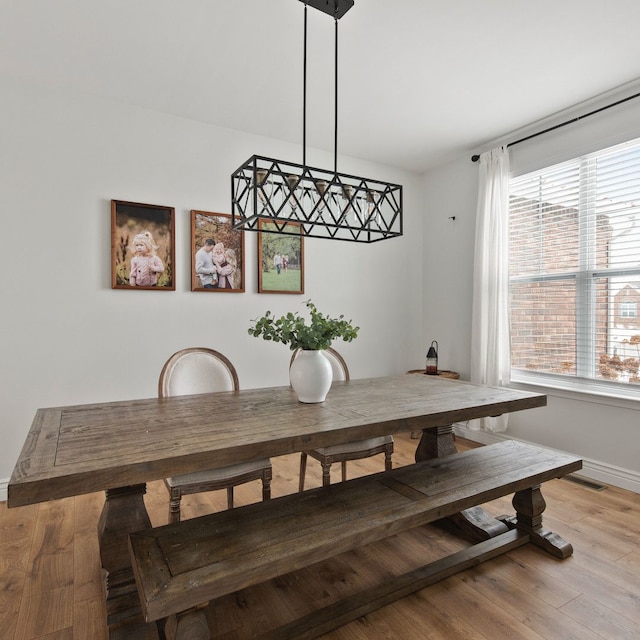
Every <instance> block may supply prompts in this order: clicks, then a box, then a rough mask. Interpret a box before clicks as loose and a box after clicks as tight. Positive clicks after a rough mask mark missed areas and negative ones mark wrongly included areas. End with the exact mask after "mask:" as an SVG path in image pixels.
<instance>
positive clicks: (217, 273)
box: [191, 210, 244, 293]
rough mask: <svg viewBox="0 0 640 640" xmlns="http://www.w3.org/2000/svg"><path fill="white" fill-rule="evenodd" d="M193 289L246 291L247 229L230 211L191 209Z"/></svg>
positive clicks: (231, 291) (228, 291)
mask: <svg viewBox="0 0 640 640" xmlns="http://www.w3.org/2000/svg"><path fill="white" fill-rule="evenodd" d="M191 291H217V292H226V293H243V292H244V231H241V230H238V229H233V228H232V227H231V216H230V215H229V214H226V213H209V212H207V211H195V210H192V211H191Z"/></svg>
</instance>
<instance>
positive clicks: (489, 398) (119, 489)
mask: <svg viewBox="0 0 640 640" xmlns="http://www.w3.org/2000/svg"><path fill="white" fill-rule="evenodd" d="M546 402H547V398H546V396H545V395H544V394H540V393H534V392H529V391H523V390H517V389H511V388H507V387H492V386H486V385H478V384H472V383H470V382H466V381H463V380H454V379H449V378H442V377H439V376H430V375H406V374H402V375H394V376H385V377H374V378H363V379H352V380H349V381H336V382H334V383H333V385H332V387H331V390H330V392H329V394H328V395H327V398H326V400H325V401H324V402H321V403H314V404H306V403H301V402H299V401H298V400H297V397H296V394H295V392H294V391H293V389H292V388H291V387H290V386H277V387H265V388H256V389H242V390H240V391H228V392H217V393H209V394H200V395H188V396H173V397H166V398H158V397H153V398H146V399H134V400H119V401H113V402H100V403H94V404H80V405H74V406H63V407H53V408H42V409H38V410H37V411H36V414H35V417H34V420H33V423H32V425H31V428H30V430H29V432H28V434H27V437H26V441H25V443H24V447H23V449H22V452H21V453H20V456H19V458H18V460H17V462H16V465H15V468H14V471H13V474H12V476H11V479H10V481H9V485H8V506H9V507H10V508H12V507H18V506H21V505H28V504H33V503H38V502H44V501H47V500H57V499H61V498H66V497H70V496H77V495H81V494H87V493H92V492H96V491H105V502H104V507H103V510H102V513H101V516H100V519H99V523H98V537H99V543H100V561H101V566H102V571H103V576H104V591H105V598H106V603H107V606H106V610H107V624H108V625H109V629H110V637H111V638H112V639H113V638H117V637H119V635H118V634H119V631H118V629H120V628H122V626H123V625H126V624H128V623H131V624H134V621H135V620H138V619H139V601H138V597H137V592H136V587H135V580H134V577H133V572H132V569H131V564H130V560H129V554H128V536H129V534H130V533H131V532H134V531H139V530H143V529H147V528H149V527H151V523H150V519H149V516H148V514H147V511H146V509H145V505H144V499H143V497H144V494H145V491H146V483H147V482H150V481H153V480H159V479H163V478H167V477H170V476H175V475H178V474H184V473H192V472H197V471H201V470H206V469H211V468H217V467H223V466H227V465H231V464H237V463H243V462H249V461H252V460H259V459H264V458H273V457H276V456H283V455H287V454H292V453H296V452H301V451H308V450H311V449H317V448H319V447H328V446H332V445H337V444H342V443H347V442H352V441H356V440H361V439H366V438H373V437H376V436H383V435H394V434H399V433H405V432H406V433H411V432H421V437H420V440H419V442H418V443H417V447H416V456H415V457H416V461H421V460H427V459H432V458H438V457H442V456H447V455H451V454H454V453H456V447H455V439H454V435H453V425H454V424H456V423H467V421H469V420H474V419H477V418H484V417H489V416H497V415H501V414H504V413H510V412H514V411H520V410H525V409H534V408H537V407H543V406H545V405H546ZM274 483H277V478H274ZM461 519H462V520H463V521H464V522H466V523H467V525H468V526H469V527H470V529H471V530H475V531H477V534H478V536H479V538H482V537H486V536H487V535H492V533H491V529H492V527H496V526H498V527H499V526H500V525H501V523H499V522H497V521H494V520H493V519H491V518H489V517H488V516H486V514H484V513H483V512H482V511H481V510H478V509H476V510H474V511H473V513H470V514H467V516H465V514H461ZM502 526H504V525H502ZM136 624H137V623H136ZM149 633H152V632H151V631H150V632H149ZM139 637H140V638H146V637H154V636H152V635H149V636H145V635H144V634H143V633H142V632H141V634H140V636H139Z"/></svg>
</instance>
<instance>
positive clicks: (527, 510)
mask: <svg viewBox="0 0 640 640" xmlns="http://www.w3.org/2000/svg"><path fill="white" fill-rule="evenodd" d="M512 504H513V508H514V509H515V510H516V515H515V517H514V518H507V519H506V521H507V524H509V525H510V526H511V527H514V526H515V527H516V528H517V529H519V530H520V531H525V532H526V533H528V534H529V535H530V536H531V542H533V544H535V545H537V546H539V547H541V548H542V549H544V550H545V551H546V552H547V553H550V554H551V555H552V556H555V557H556V558H560V559H564V558H568V557H569V556H570V555H571V554H572V553H573V547H572V546H571V544H570V543H569V542H567V541H566V540H564V539H563V538H561V537H560V536H559V535H558V534H557V533H553V532H552V531H549V530H548V529H545V528H544V527H543V526H542V513H543V511H544V510H545V508H546V506H547V503H546V502H545V501H544V498H543V497H542V492H541V491H540V485H536V486H535V487H531V488H530V489H525V490H524V491H518V492H517V493H516V494H515V495H514V496H513V501H512Z"/></svg>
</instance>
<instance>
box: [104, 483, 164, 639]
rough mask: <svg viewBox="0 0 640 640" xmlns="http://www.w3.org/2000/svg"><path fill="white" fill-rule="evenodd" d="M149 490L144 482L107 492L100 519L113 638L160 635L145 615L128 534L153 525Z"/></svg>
mask: <svg viewBox="0 0 640 640" xmlns="http://www.w3.org/2000/svg"><path fill="white" fill-rule="evenodd" d="M146 490H147V488H146V485H145V484H137V485H133V486H128V487H119V488H117V489H108V490H107V491H105V498H106V499H105V503H104V507H103V509H102V513H101V514H100V521H99V522H98V540H99V544H100V561H101V563H102V575H103V587H104V592H105V601H106V606H107V626H108V627H109V638H110V640H117V639H119V638H133V637H135V638H136V639H139V640H158V638H159V636H158V631H157V628H156V625H155V624H146V623H145V622H144V620H143V618H142V609H141V608H140V600H139V598H138V590H137V588H136V583H135V578H134V576H133V570H132V568H131V563H130V561H129V542H128V536H129V533H130V532H132V531H140V530H141V529H148V528H150V527H151V520H150V519H149V515H148V514H147V510H146V508H145V506H144V494H145V493H146ZM134 628H135V633H133V631H134Z"/></svg>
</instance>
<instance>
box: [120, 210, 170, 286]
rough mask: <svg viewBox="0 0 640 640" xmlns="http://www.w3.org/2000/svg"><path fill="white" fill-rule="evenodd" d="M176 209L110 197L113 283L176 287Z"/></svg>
mask: <svg viewBox="0 0 640 640" xmlns="http://www.w3.org/2000/svg"><path fill="white" fill-rule="evenodd" d="M174 264H175V209H174V208H173V207H163V206H159V205H154V204H141V203H137V202H124V201H122V200H112V201H111V287H112V288H113V289H150V290H160V291H162V290H164V291H173V290H175V288H176V285H175V274H174Z"/></svg>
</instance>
